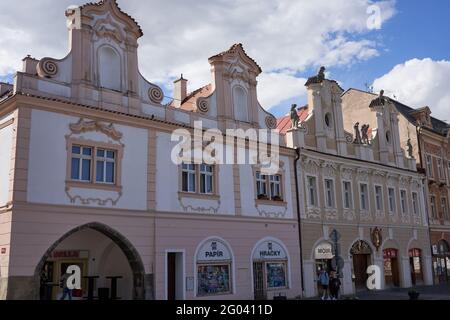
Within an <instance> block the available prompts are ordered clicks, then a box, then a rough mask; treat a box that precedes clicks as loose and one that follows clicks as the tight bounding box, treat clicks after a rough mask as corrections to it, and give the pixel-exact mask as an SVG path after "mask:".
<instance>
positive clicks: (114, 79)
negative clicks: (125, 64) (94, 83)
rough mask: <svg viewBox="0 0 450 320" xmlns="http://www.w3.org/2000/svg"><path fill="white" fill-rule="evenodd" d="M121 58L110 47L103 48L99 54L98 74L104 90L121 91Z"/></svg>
mask: <svg viewBox="0 0 450 320" xmlns="http://www.w3.org/2000/svg"><path fill="white" fill-rule="evenodd" d="M120 68H121V63H120V56H119V54H118V53H117V52H116V50H115V49H113V48H112V47H110V46H103V47H101V48H100V49H99V52H98V69H99V70H98V72H99V77H100V79H99V80H100V86H101V87H102V88H106V89H111V90H115V91H121V69H120Z"/></svg>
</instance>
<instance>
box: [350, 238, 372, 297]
mask: <svg viewBox="0 0 450 320" xmlns="http://www.w3.org/2000/svg"><path fill="white" fill-rule="evenodd" d="M350 254H351V256H352V259H353V280H354V283H355V290H356V291H361V290H366V288H367V287H366V282H367V278H368V274H367V268H368V267H369V265H370V264H371V258H372V249H371V248H370V246H369V244H368V243H367V242H365V241H363V240H358V241H356V242H355V243H354V244H353V246H352V248H351V249H350Z"/></svg>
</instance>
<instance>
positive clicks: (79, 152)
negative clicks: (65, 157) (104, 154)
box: [70, 145, 92, 182]
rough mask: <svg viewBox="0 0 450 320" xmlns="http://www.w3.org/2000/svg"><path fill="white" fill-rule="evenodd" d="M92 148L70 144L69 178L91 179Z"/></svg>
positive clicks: (86, 180) (76, 179) (87, 180)
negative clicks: (70, 167)
mask: <svg viewBox="0 0 450 320" xmlns="http://www.w3.org/2000/svg"><path fill="white" fill-rule="evenodd" d="M91 163H92V148H91V147H82V146H78V145H73V146H72V169H71V175H70V178H71V179H72V180H75V181H84V182H90V181H91Z"/></svg>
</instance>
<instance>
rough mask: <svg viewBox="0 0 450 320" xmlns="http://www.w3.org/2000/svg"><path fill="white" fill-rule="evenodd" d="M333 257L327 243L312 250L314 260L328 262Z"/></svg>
mask: <svg viewBox="0 0 450 320" xmlns="http://www.w3.org/2000/svg"><path fill="white" fill-rule="evenodd" d="M333 256H334V255H333V247H332V245H331V243H328V242H324V243H321V244H319V245H318V246H317V247H316V250H314V259H316V260H329V259H333Z"/></svg>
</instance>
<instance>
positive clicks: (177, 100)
mask: <svg viewBox="0 0 450 320" xmlns="http://www.w3.org/2000/svg"><path fill="white" fill-rule="evenodd" d="M187 83H188V81H187V80H186V79H184V78H183V74H181V77H180V79H178V80H175V81H174V82H173V85H174V88H173V97H174V104H175V106H176V107H177V108H179V107H181V102H182V101H183V100H184V99H185V98H186V96H187Z"/></svg>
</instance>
